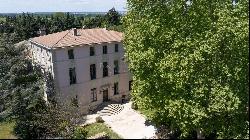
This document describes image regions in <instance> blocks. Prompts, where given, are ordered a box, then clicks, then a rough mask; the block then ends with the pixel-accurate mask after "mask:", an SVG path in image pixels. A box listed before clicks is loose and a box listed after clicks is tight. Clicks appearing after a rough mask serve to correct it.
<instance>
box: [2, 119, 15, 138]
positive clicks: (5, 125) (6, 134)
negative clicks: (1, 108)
mask: <svg viewBox="0 0 250 140" xmlns="http://www.w3.org/2000/svg"><path fill="white" fill-rule="evenodd" d="M13 127H14V123H10V122H0V139H16V137H15V136H14V134H13Z"/></svg>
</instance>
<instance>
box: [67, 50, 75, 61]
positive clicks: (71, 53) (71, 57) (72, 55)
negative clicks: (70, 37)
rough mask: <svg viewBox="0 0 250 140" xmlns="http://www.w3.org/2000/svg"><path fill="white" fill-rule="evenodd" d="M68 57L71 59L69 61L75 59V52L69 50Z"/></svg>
mask: <svg viewBox="0 0 250 140" xmlns="http://www.w3.org/2000/svg"><path fill="white" fill-rule="evenodd" d="M68 57H69V59H74V51H73V49H70V50H68Z"/></svg>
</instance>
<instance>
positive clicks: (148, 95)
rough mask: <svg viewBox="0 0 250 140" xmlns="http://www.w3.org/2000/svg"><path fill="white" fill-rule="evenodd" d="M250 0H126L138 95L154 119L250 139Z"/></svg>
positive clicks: (127, 47) (141, 106)
mask: <svg viewBox="0 0 250 140" xmlns="http://www.w3.org/2000/svg"><path fill="white" fill-rule="evenodd" d="M248 19H249V9H248V1H247V0H242V1H239V2H237V3H236V4H232V1H230V0H227V1H220V0H214V1H206V0H192V1H188V3H186V1H184V0H152V1H147V0H140V1H138V0H128V13H127V15H126V16H125V17H124V19H123V21H124V27H125V41H124V42H125V50H126V57H127V58H128V62H129V69H130V71H131V72H132V74H133V93H132V95H133V100H134V101H135V103H136V104H137V105H138V107H139V109H140V110H143V112H144V113H145V115H146V116H147V117H148V118H149V119H151V120H153V121H154V122H155V123H156V124H158V125H160V124H163V125H166V126H168V127H169V128H170V129H171V130H174V129H179V130H180V132H181V137H187V136H188V135H189V134H190V133H192V132H193V131H197V132H200V131H201V132H202V133H203V135H204V136H205V137H209V136H211V134H215V135H216V137H218V138H248V137H249V132H248V131H249V128H248V127H249V118H248V106H249V102H248V100H249V54H248V52H249V34H248V30H249V22H248Z"/></svg>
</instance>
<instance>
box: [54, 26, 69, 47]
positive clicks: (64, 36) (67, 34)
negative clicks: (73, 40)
mask: <svg viewBox="0 0 250 140" xmlns="http://www.w3.org/2000/svg"><path fill="white" fill-rule="evenodd" d="M69 32H70V30H68V32H67V33H66V34H65V35H64V36H63V37H62V38H61V39H59V40H58V41H57V42H56V43H55V44H54V45H52V46H51V48H53V47H54V46H55V45H56V44H57V43H59V41H61V40H62V39H63V38H64V37H65V36H66V35H68V33H69Z"/></svg>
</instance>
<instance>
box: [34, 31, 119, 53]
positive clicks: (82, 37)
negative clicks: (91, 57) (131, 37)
mask: <svg viewBox="0 0 250 140" xmlns="http://www.w3.org/2000/svg"><path fill="white" fill-rule="evenodd" d="M31 41H33V42H37V43H39V44H42V45H45V46H47V47H49V48H57V47H65V46H72V45H89V44H95V43H97V44H100V43H105V42H121V41H122V33H120V32H116V31H109V30H106V29H102V28H95V29H77V36H74V35H73V29H72V30H67V31H62V32H58V33H53V34H49V35H45V36H40V37H35V38H32V39H31Z"/></svg>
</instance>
